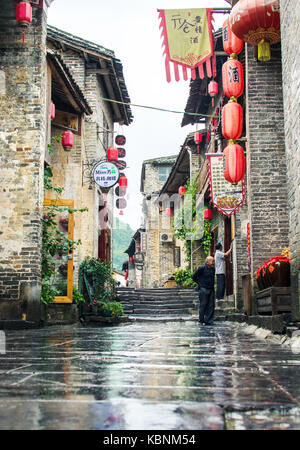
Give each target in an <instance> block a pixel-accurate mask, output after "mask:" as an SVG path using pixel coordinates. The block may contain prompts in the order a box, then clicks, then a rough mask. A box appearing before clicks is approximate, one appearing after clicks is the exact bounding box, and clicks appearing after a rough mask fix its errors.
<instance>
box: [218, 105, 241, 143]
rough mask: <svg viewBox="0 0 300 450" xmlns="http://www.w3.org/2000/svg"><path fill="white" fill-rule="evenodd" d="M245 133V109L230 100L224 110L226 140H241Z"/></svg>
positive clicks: (223, 126)
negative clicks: (243, 132)
mask: <svg viewBox="0 0 300 450" xmlns="http://www.w3.org/2000/svg"><path fill="white" fill-rule="evenodd" d="M242 131H243V108H242V107H241V105H240V104H239V103H237V102H235V101H233V100H230V101H229V102H228V103H227V104H226V105H225V106H224V108H223V110H222V134H223V136H224V138H226V139H239V138H240V137H241V135H242Z"/></svg>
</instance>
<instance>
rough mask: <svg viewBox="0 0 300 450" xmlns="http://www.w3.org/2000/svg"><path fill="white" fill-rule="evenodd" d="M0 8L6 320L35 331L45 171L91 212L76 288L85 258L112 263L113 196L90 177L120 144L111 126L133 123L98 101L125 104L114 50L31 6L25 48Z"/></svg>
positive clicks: (2, 317)
mask: <svg viewBox="0 0 300 450" xmlns="http://www.w3.org/2000/svg"><path fill="white" fill-rule="evenodd" d="M0 3H1V7H2V13H3V14H2V16H1V18H0V42H1V61H0V104H1V111H2V114H1V116H0V141H1V152H0V160H1V164H0V192H1V206H0V208H1V210H0V211H1V212H0V219H1V232H0V321H1V323H2V322H6V321H20V320H21V319H22V318H23V319H24V318H26V319H27V321H28V322H30V323H34V324H38V323H39V320H40V293H41V251H42V221H41V219H42V216H43V214H44V213H45V206H44V198H45V192H44V183H43V180H44V168H46V167H49V166H50V167H51V169H52V172H53V179H52V184H53V185H54V186H61V187H63V189H64V190H63V194H62V199H63V200H66V201H73V205H74V208H76V209H80V208H88V211H86V212H84V213H81V214H80V213H75V214H74V216H75V227H74V240H78V239H80V240H81V241H82V245H81V246H79V247H78V248H77V250H76V251H75V253H74V255H72V256H73V264H74V269H75V277H74V284H75V285H76V284H77V280H78V268H79V265H80V262H81V261H82V259H83V258H84V257H85V256H87V255H89V256H95V257H99V256H100V255H101V257H104V258H105V260H107V261H109V260H110V259H111V257H112V252H111V241H112V232H111V229H112V222H113V217H112V211H113V202H114V199H113V194H112V191H110V192H105V191H104V190H102V191H101V189H100V188H99V187H97V186H96V185H94V183H93V181H92V179H91V169H92V167H93V165H94V164H95V162H96V161H99V160H102V159H106V150H107V148H108V147H109V146H112V145H113V144H114V123H119V124H122V125H129V124H130V123H131V121H132V115H131V110H130V107H129V106H126V105H121V104H112V103H111V104H109V103H108V102H105V101H104V100H102V99H101V97H106V98H107V97H108V98H111V99H112V100H117V101H121V102H128V101H129V97H128V93H127V89H126V85H125V82H124V77H123V71H122V64H121V62H120V61H119V60H118V59H117V58H116V57H115V54H114V52H113V51H111V50H108V49H105V48H103V47H101V46H99V45H96V44H93V43H91V42H89V41H84V40H82V39H79V38H77V37H76V36H73V35H71V34H69V33H65V32H64V31H61V30H58V29H56V28H54V27H47V3H48V1H44V2H40V5H43V8H40V7H35V6H34V4H33V8H32V10H33V21H32V24H31V25H30V26H29V27H28V29H27V30H26V35H25V43H24V45H23V44H22V29H21V28H20V27H19V26H18V24H17V22H16V19H15V18H16V10H15V8H16V5H15V1H10V0H9V1H7V2H3V1H1V2H0ZM34 3H38V2H34ZM51 101H52V102H53V103H55V106H56V114H55V118H54V119H53V120H52V121H51V118H50V104H51ZM66 130H67V131H72V133H73V136H74V146H73V148H72V150H71V152H70V153H69V156H68V158H67V153H66V152H65V151H64V150H63V148H62V145H61V142H57V141H56V140H55V138H56V137H57V138H59V139H60V138H61V134H62V132H63V131H66ZM53 138H54V139H53ZM48 144H50V145H51V147H52V150H53V153H49V151H48V150H49V149H48ZM46 199H47V200H48V201H49V200H51V199H54V196H53V194H49V193H48V192H47V194H46ZM103 246H105V249H104V250H103Z"/></svg>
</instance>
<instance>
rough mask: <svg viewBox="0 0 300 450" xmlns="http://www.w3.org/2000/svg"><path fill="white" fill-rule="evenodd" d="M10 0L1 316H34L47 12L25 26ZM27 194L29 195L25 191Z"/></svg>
mask: <svg viewBox="0 0 300 450" xmlns="http://www.w3.org/2000/svg"><path fill="white" fill-rule="evenodd" d="M15 17H16V5H15V2H12V1H7V2H1V17H0V49H1V50H0V51H1V58H0V79H1V83H0V85H1V86H0V111H1V114H0V147H1V151H0V193H1V211H0V222H1V226H0V319H2V320H7V319H21V318H22V314H26V316H27V319H29V320H33V321H38V320H39V316H40V308H39V305H40V303H39V297H40V285H41V216H42V205H43V164H44V151H45V146H46V139H45V129H46V126H45V125H46V46H45V43H46V16H45V12H44V11H43V10H42V9H39V8H33V21H32V24H31V25H30V26H29V27H28V29H27V30H26V35H25V44H24V45H22V29H21V28H20V27H19V26H18V24H17V22H16V20H15ZM29 193H30V195H29Z"/></svg>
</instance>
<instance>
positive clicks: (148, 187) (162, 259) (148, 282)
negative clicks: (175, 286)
mask: <svg viewBox="0 0 300 450" xmlns="http://www.w3.org/2000/svg"><path fill="white" fill-rule="evenodd" d="M169 159H170V160H169ZM158 160H159V164H158V163H157V162H158ZM172 162H175V158H168V157H165V158H158V159H157V161H153V160H149V162H145V179H144V194H145V202H146V215H145V229H146V232H147V233H148V251H147V253H146V255H145V263H144V269H143V287H161V286H162V285H163V284H164V282H165V281H167V280H168V278H169V276H171V275H172V274H173V272H174V270H176V268H175V267H174V264H173V247H174V244H171V243H162V242H160V233H162V232H164V233H172V229H171V224H170V220H169V217H166V216H165V215H164V213H163V212H159V208H158V204H157V198H158V194H159V191H160V189H161V188H162V187H163V185H164V183H165V181H159V174H158V172H159V167H160V164H162V165H166V166H167V165H169V166H170V165H172ZM147 195H151V198H149V200H147Z"/></svg>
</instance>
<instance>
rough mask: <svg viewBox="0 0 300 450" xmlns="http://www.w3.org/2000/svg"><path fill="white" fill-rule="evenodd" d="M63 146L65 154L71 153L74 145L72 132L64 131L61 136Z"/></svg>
mask: <svg viewBox="0 0 300 450" xmlns="http://www.w3.org/2000/svg"><path fill="white" fill-rule="evenodd" d="M61 144H62V146H63V148H64V151H65V152H69V151H71V148H72V147H73V145H74V138H73V133H72V132H71V131H64V132H63V134H62V135H61ZM67 163H68V164H69V154H67Z"/></svg>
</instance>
